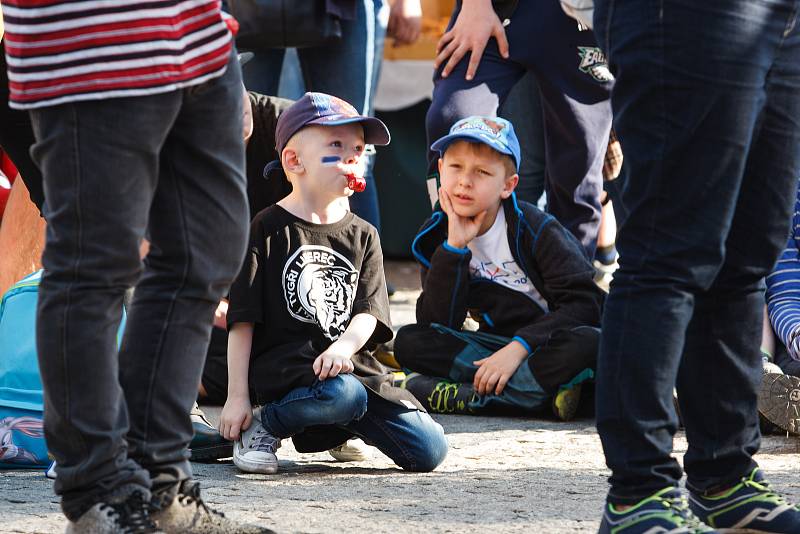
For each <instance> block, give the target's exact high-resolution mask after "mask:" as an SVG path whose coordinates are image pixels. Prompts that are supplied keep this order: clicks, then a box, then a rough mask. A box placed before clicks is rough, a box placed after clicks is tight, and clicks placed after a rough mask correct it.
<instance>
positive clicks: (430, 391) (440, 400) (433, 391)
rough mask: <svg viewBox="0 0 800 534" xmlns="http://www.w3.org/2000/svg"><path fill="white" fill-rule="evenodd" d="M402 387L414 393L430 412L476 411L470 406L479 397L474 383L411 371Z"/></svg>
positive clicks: (462, 412) (463, 412) (461, 413)
mask: <svg viewBox="0 0 800 534" xmlns="http://www.w3.org/2000/svg"><path fill="white" fill-rule="evenodd" d="M401 387H402V388H403V389H406V390H408V391H409V392H410V393H411V394H412V395H414V397H416V398H417V400H418V401H419V402H420V404H422V405H423V406H424V407H425V409H426V410H428V411H429V412H432V413H449V414H460V415H464V414H472V413H475V411H474V410H473V409H472V408H470V403H471V402H472V401H473V400H475V399H476V398H477V395H476V394H475V389H474V388H473V386H472V384H468V383H460V382H450V381H448V380H443V379H441V378H433V377H431V376H425V375H421V374H419V373H411V374H409V375H408V376H407V377H406V379H405V380H403V384H402V385H401Z"/></svg>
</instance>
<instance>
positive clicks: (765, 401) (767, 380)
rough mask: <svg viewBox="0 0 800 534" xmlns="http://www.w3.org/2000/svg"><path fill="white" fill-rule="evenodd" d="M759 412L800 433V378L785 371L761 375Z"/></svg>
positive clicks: (787, 428) (778, 424) (775, 423)
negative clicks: (784, 372) (786, 373)
mask: <svg viewBox="0 0 800 534" xmlns="http://www.w3.org/2000/svg"><path fill="white" fill-rule="evenodd" d="M758 412H759V413H760V414H761V415H763V416H764V417H765V418H766V419H767V421H769V422H770V423H773V424H774V425H776V426H778V427H779V428H781V429H782V430H784V431H785V432H789V433H790V434H800V378H798V377H796V376H791V375H785V374H783V373H766V374H765V375H764V376H762V377H761V389H760V390H759V392H758Z"/></svg>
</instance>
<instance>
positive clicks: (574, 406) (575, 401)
mask: <svg viewBox="0 0 800 534" xmlns="http://www.w3.org/2000/svg"><path fill="white" fill-rule="evenodd" d="M582 389H583V388H582V387H581V384H578V385H577V386H573V387H571V388H562V389H560V390H559V391H558V393H556V396H555V397H553V413H554V414H555V416H556V417H558V418H559V419H560V420H561V421H571V420H572V419H574V418H575V414H577V413H578V405H579V404H580V402H581V390H582Z"/></svg>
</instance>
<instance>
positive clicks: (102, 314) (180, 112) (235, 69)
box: [31, 53, 248, 520]
mask: <svg viewBox="0 0 800 534" xmlns="http://www.w3.org/2000/svg"><path fill="white" fill-rule="evenodd" d="M241 83H242V82H241V73H240V70H239V65H238V62H237V60H236V54H235V53H234V54H232V55H231V60H230V62H229V63H228V68H227V71H226V72H225V74H224V75H223V76H222V77H219V78H216V79H213V80H210V81H208V82H205V83H202V84H199V85H195V86H192V87H189V88H186V89H182V90H178V91H172V92H167V93H163V94H157V95H149V96H141V97H131V98H111V99H107V100H91V101H82V102H75V103H69V104H63V105H59V106H53V107H46V108H41V109H36V110H33V111H32V112H31V118H32V122H33V128H34V133H35V135H36V144H35V145H34V147H33V149H32V156H33V159H34V161H35V162H36V163H37V165H38V166H39V167H40V168H41V169H42V174H43V176H44V192H45V206H44V208H45V209H44V213H45V216H46V218H47V222H48V226H47V241H46V246H45V250H44V254H43V257H42V263H43V264H44V277H43V278H42V283H41V286H40V290H39V303H38V316H37V346H38V353H39V366H40V369H41V375H42V383H43V386H44V392H45V395H44V397H45V408H44V425H45V435H46V439H47V445H48V448H49V450H50V452H51V453H52V454H53V456H54V457H55V459H56V461H57V463H58V468H57V469H58V478H57V480H56V482H55V491H56V493H57V494H59V495H61V496H62V507H63V509H64V512H65V514H66V515H67V517H68V518H70V519H73V520H74V519H76V518H77V517H79V516H80V515H81V514H82V513H83V511H85V510H86V509H88V508H90V507H91V506H92V505H93V504H94V503H95V502H98V501H100V500H102V499H104V498H107V497H108V496H109V494H112V493H114V492H122V491H123V489H124V488H131V487H138V488H142V489H143V490H145V491H147V490H148V489H149V488H150V487H151V479H152V480H154V481H155V484H154V485H153V490H154V491H158V490H159V488H162V487H173V488H174V487H175V486H176V483H177V482H180V481H182V480H185V479H187V478H190V477H191V468H190V465H189V453H188V451H187V445H188V444H189V441H190V440H191V439H192V434H193V431H192V424H191V421H190V420H189V410H190V409H191V407H192V403H193V402H194V400H195V398H196V397H197V385H198V384H199V381H200V374H201V372H202V370H203V358H204V357H205V353H206V347H207V345H208V339H209V335H210V333H211V324H212V319H213V317H214V310H215V309H216V307H217V303H218V302H219V299H220V297H222V296H223V295H225V293H226V292H227V290H228V287H229V285H230V283H231V281H232V280H233V278H234V277H235V276H236V274H237V273H238V270H239V267H240V265H241V262H242V258H243V257H244V252H245V246H246V241H247V226H246V221H247V214H248V207H247V198H246V192H245V175H244V146H243V143H242V135H241V132H242V122H241V113H239V111H238V110H239V109H240V108H241V101H242V90H241ZM209 139H213V140H214V142H213V143H209ZM145 236H147V238H148V239H149V240H150V242H151V248H150V253H149V255H148V256H147V258H146V259H145V261H144V265H143V264H142V262H141V261H140V259H139V244H140V242H141V240H142V238H143V237H145ZM133 285H135V286H136V292H135V295H134V297H133V301H132V303H131V305H130V307H129V308H128V317H127V323H126V325H125V331H124V335H123V339H122V344H121V347H120V348H119V351H117V329H118V327H119V324H120V314H121V310H122V301H123V294H124V293H125V291H126V290H127V289H128V288H129V287H131V286H133Z"/></svg>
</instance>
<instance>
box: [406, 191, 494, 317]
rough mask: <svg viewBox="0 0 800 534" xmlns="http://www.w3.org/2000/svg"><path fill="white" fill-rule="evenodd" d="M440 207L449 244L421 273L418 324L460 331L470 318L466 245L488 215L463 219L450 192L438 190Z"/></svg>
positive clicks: (445, 245) (443, 245) (438, 249)
mask: <svg viewBox="0 0 800 534" xmlns="http://www.w3.org/2000/svg"><path fill="white" fill-rule="evenodd" d="M439 204H440V205H441V206H442V210H444V212H445V213H446V214H447V240H446V241H445V242H444V243H442V244H441V245H440V246H439V247H438V248H437V249H436V251H435V252H434V253H433V256H432V257H431V263H430V266H429V267H428V269H424V268H423V271H422V293H421V294H420V296H419V298H418V299H417V322H418V323H420V324H430V323H439V324H442V325H444V326H447V327H449V328H453V329H456V330H460V329H461V325H462V324H463V323H464V319H465V318H466V316H467V292H468V286H469V261H470V259H471V258H472V253H471V252H470V250H469V249H468V248H467V245H468V244H469V243H470V242H471V241H472V240H473V239H475V236H476V235H478V231H479V230H480V227H481V224H482V223H483V220H484V219H485V218H486V212H485V211H484V212H481V213H479V214H478V215H476V216H475V217H461V216H459V215H458V214H457V213H456V212H455V210H454V209H453V204H452V202H451V200H450V197H449V196H448V195H447V192H446V191H445V190H444V189H443V188H440V189H439Z"/></svg>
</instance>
